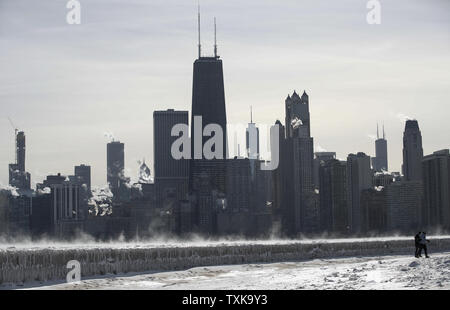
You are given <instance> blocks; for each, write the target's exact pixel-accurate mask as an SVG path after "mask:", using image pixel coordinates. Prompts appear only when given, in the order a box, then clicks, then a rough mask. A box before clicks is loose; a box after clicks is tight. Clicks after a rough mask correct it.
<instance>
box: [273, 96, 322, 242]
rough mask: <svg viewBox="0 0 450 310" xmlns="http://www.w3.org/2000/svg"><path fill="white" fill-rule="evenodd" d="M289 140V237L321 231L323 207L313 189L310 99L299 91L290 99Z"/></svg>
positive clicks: (286, 181) (284, 219)
mask: <svg viewBox="0 0 450 310" xmlns="http://www.w3.org/2000/svg"><path fill="white" fill-rule="evenodd" d="M285 107H286V140H285V143H284V146H282V149H283V150H282V153H283V155H282V156H283V158H282V159H281V161H282V163H281V166H282V168H281V170H282V171H283V174H284V175H283V177H282V179H283V184H284V185H283V188H284V195H285V200H284V205H283V206H282V208H283V212H282V213H283V215H282V226H283V230H284V232H285V233H286V234H288V235H296V234H298V233H300V232H305V233H310V232H313V231H314V230H315V229H317V228H318V224H319V214H318V212H319V210H318V209H319V208H318V203H317V201H315V199H314V197H315V196H314V189H313V160H314V156H313V152H314V150H313V138H312V137H311V129H310V115H309V97H308V95H307V94H306V92H304V93H303V95H302V96H301V97H300V96H299V95H298V94H297V93H296V92H294V94H293V95H292V96H288V98H287V99H286V101H285Z"/></svg>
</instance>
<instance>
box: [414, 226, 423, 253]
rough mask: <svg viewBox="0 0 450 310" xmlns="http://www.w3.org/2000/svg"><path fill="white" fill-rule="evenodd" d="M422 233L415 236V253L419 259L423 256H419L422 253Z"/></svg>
mask: <svg viewBox="0 0 450 310" xmlns="http://www.w3.org/2000/svg"><path fill="white" fill-rule="evenodd" d="M421 233H422V232H421V231H419V232H418V233H417V234H416V235H415V236H414V244H415V246H416V252H415V255H414V256H415V257H417V258H419V257H422V255H420V254H419V251H420V234H421ZM420 252H422V251H420Z"/></svg>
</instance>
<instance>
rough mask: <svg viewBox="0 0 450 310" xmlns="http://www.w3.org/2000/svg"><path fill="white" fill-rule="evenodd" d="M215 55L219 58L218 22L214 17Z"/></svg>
mask: <svg viewBox="0 0 450 310" xmlns="http://www.w3.org/2000/svg"><path fill="white" fill-rule="evenodd" d="M214 57H215V58H217V24H216V18H215V17H214Z"/></svg>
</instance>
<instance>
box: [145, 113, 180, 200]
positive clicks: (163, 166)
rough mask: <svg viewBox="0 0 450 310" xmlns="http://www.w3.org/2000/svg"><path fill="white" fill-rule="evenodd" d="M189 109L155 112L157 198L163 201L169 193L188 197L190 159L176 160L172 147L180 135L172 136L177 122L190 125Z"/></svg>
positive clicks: (154, 141)
mask: <svg viewBox="0 0 450 310" xmlns="http://www.w3.org/2000/svg"><path fill="white" fill-rule="evenodd" d="M188 120H189V113H188V112H187V111H175V110H167V111H155V112H153V136H154V138H153V150H154V154H155V159H154V163H155V184H156V188H157V189H156V192H157V193H156V195H157V200H158V201H159V202H161V201H162V200H164V198H166V197H167V196H168V195H175V196H176V197H177V198H178V199H180V200H181V199H186V194H187V191H188V180H189V161H188V159H187V158H186V159H179V160H176V159H174V158H173V157H172V154H171V148H172V144H173V142H174V141H175V140H176V139H178V137H172V135H171V131H172V128H173V127H174V126H175V125H177V124H185V125H188V123H189V122H188Z"/></svg>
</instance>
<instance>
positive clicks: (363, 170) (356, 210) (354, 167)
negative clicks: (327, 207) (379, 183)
mask: <svg viewBox="0 0 450 310" xmlns="http://www.w3.org/2000/svg"><path fill="white" fill-rule="evenodd" d="M347 182H348V183H347V193H348V204H349V210H350V218H351V220H350V227H351V228H350V229H351V232H352V233H361V232H363V231H364V229H365V227H367V222H366V221H365V219H366V218H367V210H364V209H363V208H361V192H362V191H363V190H365V189H369V188H371V187H372V171H371V169H370V156H367V155H366V154H364V153H361V152H360V153H358V154H356V155H355V154H349V155H348V157H347Z"/></svg>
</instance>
